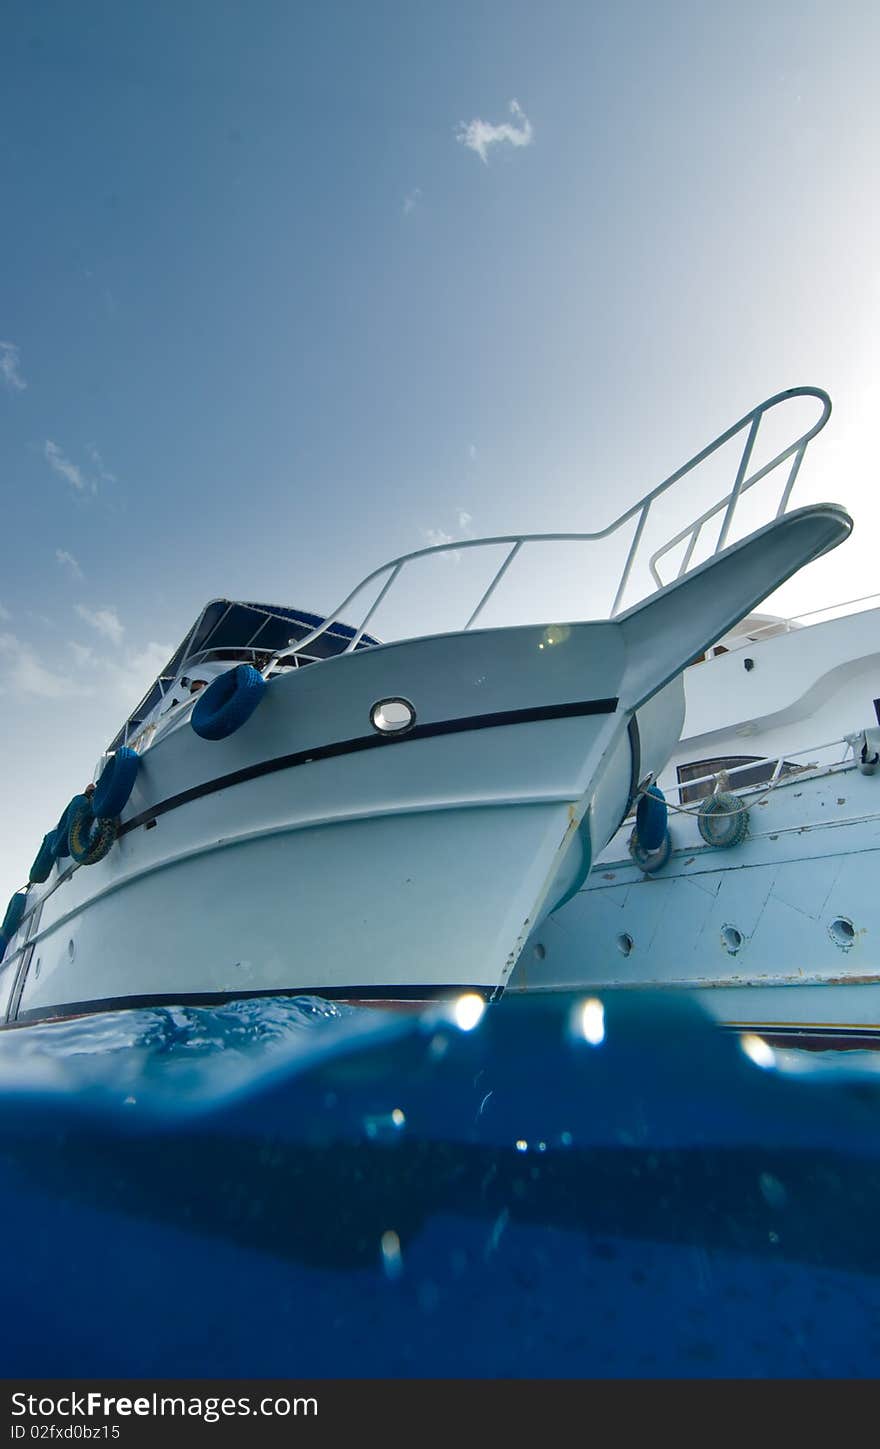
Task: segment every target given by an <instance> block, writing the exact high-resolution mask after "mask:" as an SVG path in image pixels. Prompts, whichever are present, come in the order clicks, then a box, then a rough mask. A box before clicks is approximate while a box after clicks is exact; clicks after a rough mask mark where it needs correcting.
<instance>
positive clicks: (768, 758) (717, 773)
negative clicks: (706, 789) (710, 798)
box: [669, 731, 862, 800]
mask: <svg viewBox="0 0 880 1449" xmlns="http://www.w3.org/2000/svg"><path fill="white" fill-rule="evenodd" d="M861 738H862V732H861V731H856V733H855V734H852V735H842V736H840V737H839V738H838V739H834V740H829V741H828V742H827V743H826V744H824V745H810V746H809V748H808V749H805V750H783V751H782V752H781V753H779V754H775V755H761V756H759V757H758V758H756V759H753V760H747V761H746V762H745V764H742V765H732V766H731V767H730V768H729V769H728V768H726V767H724V766H722V768H721V769H720V770H713V771H712V772H711V774H708V775H697V776H696V777H695V778H694V779H693V780H676V782H675V783H674V784H673V785H671V786H670V787H669V788H670V789H671V790H674V791H675V793H676V794H677V795H678V798H679V800H681V796H682V791H684V790H692V789H693V788H694V786H695V785H708V784H712V785H717V784H718V783H719V782H720V778H721V776H724V777H725V779H726V780H729V779H730V778H731V777H732V776H733V775H739V774H745V772H746V771H747V770H757V769H760V767H761V766H762V765H773V766H774V770H773V774H772V775H771V777H770V779H769V780H760V781H758V782H757V784H754V785H744V786H743V787H742V788H743V789H744V790H764V789H766V788H767V787H768V786H772V785H777V784H778V783H779V781H780V780H781V779H784V778H785V776H784V774H783V769H784V767H785V765H787V764H788V763H789V762H790V761H792V760H798V759H800V758H801V757H802V756H803V755H818V754H821V752H822V751H823V750H830V749H834V747H835V746H837V745H846V746H847V748H848V749H850V750H852V757H853V760H855V754H856V743H857V741H858V740H860V739H861ZM845 763H846V755H845V754H844V755H843V757H842V758H841V759H840V760H832V761H830V762H826V763H825V764H822V763H821V762H819V761H812V762H811V763H810V764H808V765H802V766H801V767H800V769H799V771H798V774H800V773H801V772H802V771H805V770H826V769H830V768H831V766H832V765H834V764H845ZM733 788H734V789H735V788H736V787H735V786H733ZM703 798H704V799H705V798H706V797H705V796H704V797H703Z"/></svg>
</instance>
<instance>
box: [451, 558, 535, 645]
mask: <svg viewBox="0 0 880 1449" xmlns="http://www.w3.org/2000/svg"><path fill="white" fill-rule="evenodd" d="M522 546H523V541H522V539H519V540H518V541H517V542H516V543H515V544H514V545H513V548H512V549H511V550H510V553H509V554H508V555H507V558H506V559H505V560H504V562H503V564H502V565H501V567H500V569H499V570H498V572H497V573H496V575H495V577H494V579H493V580H492V582H491V583H490V585H489V587H488V589H487V590H486V592H485V594H484V595H483V597H482V598H481V600H480V602H479V603H478V604H477V607H476V608H475V609H474V612H473V613H472V614H471V616H470V618H469V619H468V621H467V623H466V624H465V626H464V632H465V633H467V631H468V629H469V628H470V627H471V624H472V623H473V622H474V620H475V619H476V617H477V615H478V614H481V613H482V611H483V606H484V605H485V604H487V603H488V602H489V599H490V598H491V597H492V595H493V594H494V592H495V590H496V588H497V587H498V585H499V584H500V582H501V580H502V579H503V578H504V575H505V574H506V573H507V570H508V569H509V568H510V565H511V564H512V563H513V560H514V559H515V558H516V556H517V554H518V553H519V551H520V549H521V548H522Z"/></svg>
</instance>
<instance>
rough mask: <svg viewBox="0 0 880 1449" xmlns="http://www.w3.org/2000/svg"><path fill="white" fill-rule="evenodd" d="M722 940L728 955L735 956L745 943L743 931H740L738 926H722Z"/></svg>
mask: <svg viewBox="0 0 880 1449" xmlns="http://www.w3.org/2000/svg"><path fill="white" fill-rule="evenodd" d="M721 940H722V942H723V944H724V948H725V950H726V951H727V952H728V954H729V955H731V956H735V955H736V953H737V951H738V950H739V948H740V946H741V945H742V943H743V938H742V931H738V930H737V929H736V926H722V927H721Z"/></svg>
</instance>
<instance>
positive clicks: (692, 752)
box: [510, 598, 880, 1048]
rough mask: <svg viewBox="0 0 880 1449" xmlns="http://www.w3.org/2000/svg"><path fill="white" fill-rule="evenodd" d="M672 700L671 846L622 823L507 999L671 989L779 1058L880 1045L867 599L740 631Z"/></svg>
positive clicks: (876, 696) (750, 622) (879, 886)
mask: <svg viewBox="0 0 880 1449" xmlns="http://www.w3.org/2000/svg"><path fill="white" fill-rule="evenodd" d="M868 604H870V605H871V607H864V606H865V605H868ZM859 606H862V607H861V608H859ZM841 609H846V610H847V612H845V613H841V612H840V610H841ZM854 610H855V611H854ZM820 614H821V615H834V616H833V617H824V618H818V617H817V616H818V615H820ZM685 696H686V718H685V726H684V730H683V733H682V737H681V739H680V741H679V743H678V745H677V746H676V748H675V750H674V751H673V753H672V756H671V758H670V760H669V762H668V763H667V765H666V766H665V768H664V769H663V770H662V771H661V772H660V774H659V776H658V782H657V783H658V784H659V786H660V788H661V789H662V791H663V794H664V796H665V798H666V802H667V804H668V807H669V814H668V821H667V831H666V836H665V838H664V840H663V841H662V843H661V845H660V846H659V847H658V848H656V849H655V850H653V851H647V852H646V851H644V850H640V848H639V844H640V843H639V840H638V829H637V827H636V823H635V819H634V817H632V816H631V817H630V818H629V819H628V820H626V821H625V822H624V823H623V825H622V827H621V828H620V829H619V830H618V831H617V832H616V833H615V835H614V836H613V838H612V839H611V841H610V843H609V844H608V846H607V848H606V849H605V850H604V851H603V852H602V853H601V854H600V855H599V857H598V858H597V860H596V862H595V865H594V870H593V873H592V874H591V876H590V878H589V880H588V881H586V882H585V883H584V886H583V888H582V889H581V890H580V892H579V893H578V894H577V895H576V897H575V898H573V899H572V900H571V901H570V902H569V903H567V904H566V905H565V906H564V907H563V908H562V909H561V910H559V911H558V912H557V913H556V914H554V915H552V916H551V917H550V918H549V919H547V920H545V921H544V922H543V923H542V925H541V928H540V930H539V931H538V932H536V933H535V935H534V936H533V939H532V940H531V941H530V942H529V943H528V945H527V948H526V950H525V951H524V952H523V954H522V956H521V958H520V962H519V965H518V967H517V970H516V972H515V973H514V976H513V978H512V980H511V983H510V989H511V990H524V989H527V990H548V989H570V988H572V987H578V988H584V987H585V988H588V989H590V990H601V989H607V988H609V987H612V986H613V987H637V988H639V989H644V988H646V987H650V988H656V989H665V990H671V989H684V990H687V991H689V992H693V993H694V994H696V996H697V997H698V998H699V999H700V1000H701V1001H702V1002H703V1004H704V1005H705V1006H706V1007H707V1008H708V1009H709V1011H710V1012H711V1013H712V1015H713V1016H714V1017H716V1018H717V1019H718V1020H719V1021H721V1022H722V1023H724V1024H726V1025H728V1026H731V1027H735V1028H736V1029H738V1030H743V1029H748V1030H751V1031H753V1032H755V1033H757V1034H759V1035H761V1036H763V1037H765V1038H769V1039H771V1040H772V1041H774V1042H778V1043H785V1042H788V1043H790V1044H796V1045H800V1046H813V1047H819V1048H821V1047H825V1046H829V1047H840V1046H851V1047H862V1046H878V1045H880V607H877V600H876V598H873V599H870V600H868V599H860V600H851V601H849V602H848V603H846V604H838V605H836V606H834V607H833V608H831V609H823V610H816V611H811V613H810V614H809V615H803V616H801V617H800V618H798V619H784V618H779V617H773V616H770V615H762V614H755V615H753V616H752V617H750V618H747V619H746V620H744V621H742V622H741V623H740V624H739V625H738V626H736V628H735V629H733V630H732V631H730V632H729V633H728V634H727V635H726V636H724V637H722V638H721V639H720V640H719V642H718V644H717V645H716V646H715V647H714V648H712V649H710V650H708V651H707V653H706V656H705V657H704V658H703V659H701V660H700V661H699V662H697V663H695V664H693V665H692V666H691V667H690V668H689V669H687V670H686V671H685Z"/></svg>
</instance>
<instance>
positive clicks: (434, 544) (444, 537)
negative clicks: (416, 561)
mask: <svg viewBox="0 0 880 1449" xmlns="http://www.w3.org/2000/svg"><path fill="white" fill-rule="evenodd" d="M421 532H422V537H423V538H424V540H425V545H426V547H427V548H439V547H440V545H441V544H444V543H455V539H454V538H453V537H452V534H451V533H447V532H446V530H445V529H444V528H423V529H422V530H421Z"/></svg>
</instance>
